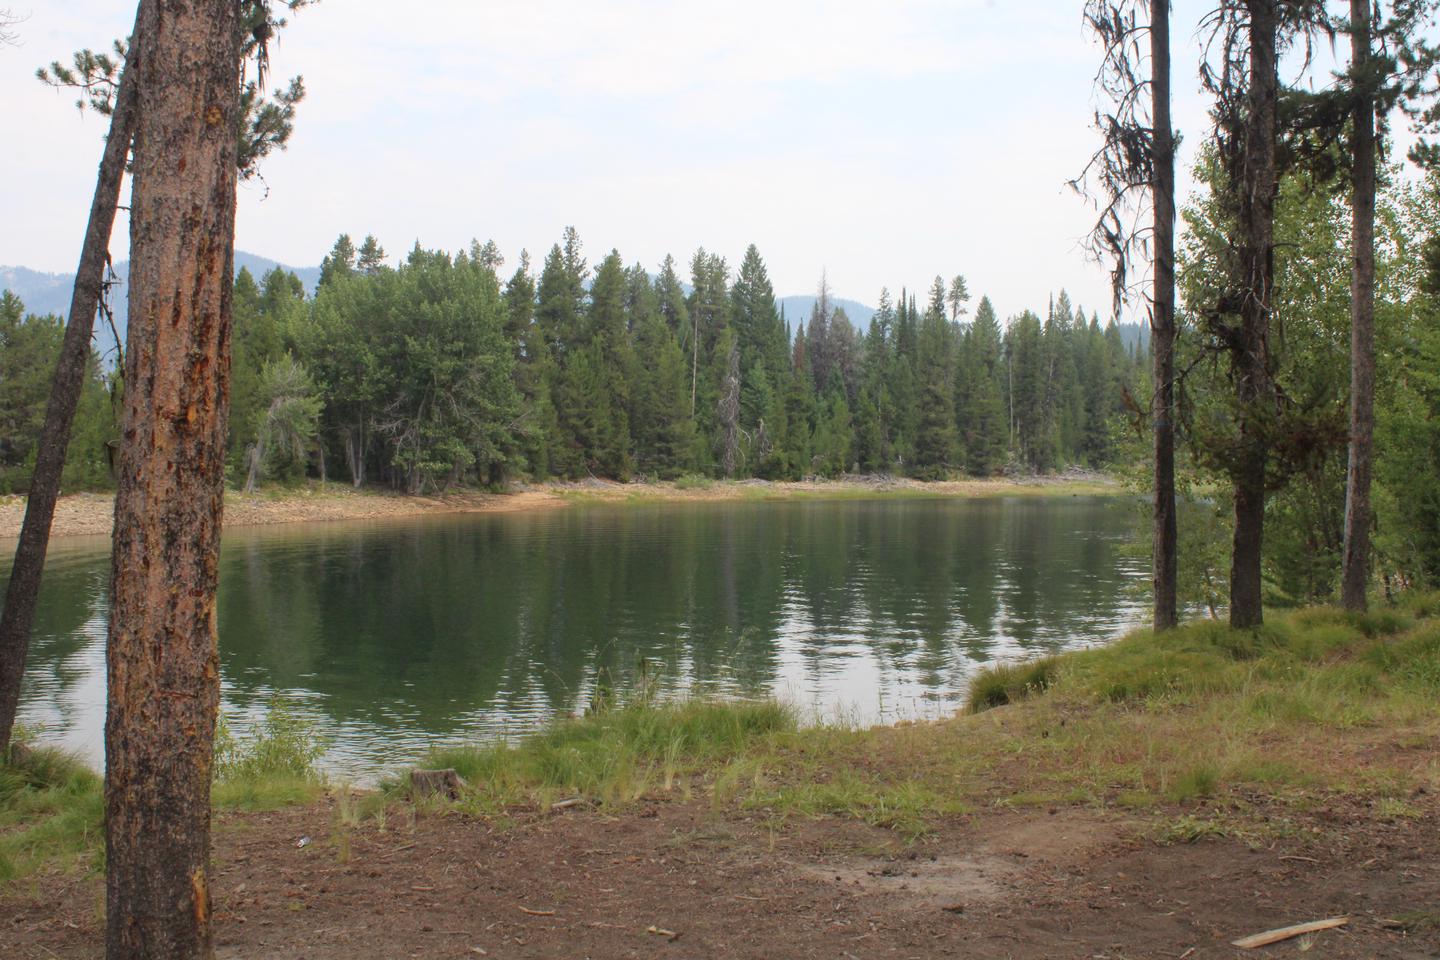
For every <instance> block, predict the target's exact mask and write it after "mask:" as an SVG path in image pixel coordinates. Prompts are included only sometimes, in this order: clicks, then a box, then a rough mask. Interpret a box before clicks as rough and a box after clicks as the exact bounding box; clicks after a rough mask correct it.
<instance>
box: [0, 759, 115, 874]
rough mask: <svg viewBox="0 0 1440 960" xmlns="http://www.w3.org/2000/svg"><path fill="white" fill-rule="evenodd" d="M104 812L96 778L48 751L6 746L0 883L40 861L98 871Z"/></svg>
mask: <svg viewBox="0 0 1440 960" xmlns="http://www.w3.org/2000/svg"><path fill="white" fill-rule="evenodd" d="M104 810H105V801H104V795H103V792H102V790H101V781H100V777H99V775H97V774H96V773H95V772H94V771H93V770H91V769H90V768H89V767H87V766H86V765H85V764H84V763H83V762H81V761H80V760H79V759H77V758H76V757H73V756H71V755H70V754H68V753H65V752H64V751H61V750H56V749H53V748H48V747H46V748H38V749H31V748H29V747H25V746H22V745H17V746H15V747H14V748H12V751H11V755H10V757H9V758H8V759H5V760H3V761H0V881H9V880H15V879H18V878H20V877H24V876H26V875H27V874H30V873H32V872H34V871H35V870H36V869H37V868H39V867H40V866H42V865H44V864H46V863H61V864H63V865H65V866H67V867H71V868H74V867H85V866H88V867H90V868H98V867H99V865H100V854H99V849H100V847H99V840H100V838H101V836H102V835H103V834H102V824H103V817H104Z"/></svg>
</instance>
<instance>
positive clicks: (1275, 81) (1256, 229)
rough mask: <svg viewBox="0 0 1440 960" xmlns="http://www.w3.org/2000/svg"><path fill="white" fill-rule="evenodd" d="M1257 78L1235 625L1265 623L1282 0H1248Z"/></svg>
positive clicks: (1240, 195) (1247, 201)
mask: <svg viewBox="0 0 1440 960" xmlns="http://www.w3.org/2000/svg"><path fill="white" fill-rule="evenodd" d="M1245 6H1246V9H1247V10H1248V11H1249V52H1250V58H1249V60H1250V77H1249V89H1248V91H1247V93H1246V105H1245V115H1244V117H1243V118H1242V119H1241V124H1242V129H1241V131H1240V136H1241V144H1240V148H1239V159H1238V163H1237V169H1235V170H1232V176H1234V177H1236V181H1235V182H1234V184H1233V185H1234V187H1235V189H1236V193H1237V200H1238V214H1239V217H1238V219H1239V228H1240V230H1239V237H1240V244H1241V249H1240V251H1239V255H1240V268H1241V272H1242V280H1241V290H1240V293H1241V304H1240V311H1239V312H1240V326H1239V328H1238V329H1237V330H1236V332H1235V337H1236V357H1235V392H1236V399H1237V400H1238V401H1239V421H1240V422H1239V433H1240V443H1239V447H1238V455H1237V458H1236V462H1235V465H1234V468H1233V477H1232V479H1233V482H1234V488H1235V537H1234V543H1233V551H1232V553H1231V558H1230V625H1231V626H1232V627H1236V628H1241V629H1248V628H1251V627H1257V626H1259V625H1260V624H1261V623H1263V622H1264V616H1265V614H1264V610H1263V608H1262V605H1261V577H1260V560H1261V548H1262V545H1263V543H1264V537H1265V472H1266V467H1267V466H1268V464H1269V458H1270V439H1269V433H1270V427H1271V421H1272V420H1273V413H1274V399H1275V398H1274V384H1273V382H1272V380H1271V369H1270V311H1271V306H1272V304H1271V294H1272V291H1273V289H1274V285H1275V250H1274V247H1275V244H1274V233H1275V191H1276V166H1275V164H1276V157H1275V147H1276V144H1275V132H1276V129H1275V123H1276V104H1277V100H1278V98H1279V74H1278V72H1277V64H1276V38H1277V34H1278V31H1279V21H1280V13H1279V6H1280V4H1279V2H1278V0H1246V2H1245Z"/></svg>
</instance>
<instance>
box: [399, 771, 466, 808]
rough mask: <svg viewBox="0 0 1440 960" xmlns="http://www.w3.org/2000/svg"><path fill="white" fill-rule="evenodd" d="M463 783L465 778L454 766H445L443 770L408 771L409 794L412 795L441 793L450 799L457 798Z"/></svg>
mask: <svg viewBox="0 0 1440 960" xmlns="http://www.w3.org/2000/svg"><path fill="white" fill-rule="evenodd" d="M465 785H466V784H465V779H464V778H463V777H461V776H460V774H458V773H456V772H455V768H454V767H447V768H445V769H444V770H411V771H410V795H411V796H413V797H433V796H435V795H437V794H443V795H445V796H446V797H448V798H449V799H451V800H457V799H459V797H460V790H461V789H462V788H463V787H465Z"/></svg>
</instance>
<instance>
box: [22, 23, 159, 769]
mask: <svg viewBox="0 0 1440 960" xmlns="http://www.w3.org/2000/svg"><path fill="white" fill-rule="evenodd" d="M142 7H143V3H142ZM137 23H138V16H137ZM139 52H140V51H139V33H138V31H137V32H136V33H135V34H134V37H133V39H132V41H131V44H130V49H129V51H128V55H127V56H126V59H125V66H124V68H123V70H122V72H121V74H120V84H119V87H118V89H117V90H116V93H115V108H114V110H113V112H112V113H111V114H110V135H109V138H108V139H107V140H106V141H105V151H104V153H103V154H102V155H101V158H100V173H99V176H98V177H97V178H96V182H95V195H94V197H93V198H92V199H91V201H90V221H89V223H88V224H87V225H86V227H85V240H84V243H83V244H82V245H81V248H80V265H79V267H78V268H77V269H76V271H75V286H74V289H73V291H72V292H71V294H70V323H69V324H68V325H67V326H66V328H65V338H64V341H63V342H62V343H61V345H60V359H59V361H58V362H57V363H56V366H55V379H54V381H52V383H51V386H50V400H49V402H48V403H47V404H46V406H45V429H44V431H43V432H42V433H41V434H40V445H39V449H38V450H37V451H36V455H35V473H34V475H33V476H32V477H31V478H30V491H29V495H28V497H27V498H26V501H25V522H24V524H23V525H22V526H21V528H20V542H19V544H18V545H17V546H16V548H15V563H14V565H13V566H12V567H11V568H10V586H9V588H8V590H7V591H6V593H5V607H4V610H3V612H0V755H3V754H4V753H5V752H6V751H7V750H9V748H10V737H11V735H12V734H13V733H14V730H15V714H16V711H17V710H18V709H19V706H20V681H21V679H22V678H23V677H24V675H25V658H26V656H27V655H28V654H29V651H30V630H31V628H32V627H33V626H34V623H35V605H36V603H37V602H38V600H39V596H40V574H41V571H42V570H43V569H44V567H45V553H46V550H47V549H48V548H49V545H50V524H51V521H52V520H53V519H54V517H55V501H56V499H57V498H58V497H59V495H60V475H61V474H62V473H63V472H64V470H65V453H66V450H67V448H68V447H69V445H70V428H71V427H72V426H73V425H74V422H75V409H76V407H77V406H78V405H79V403H80V394H81V392H82V391H83V389H84V386H85V377H86V375H87V374H88V372H89V369H90V336H91V333H92V332H93V331H94V329H95V311H96V310H97V309H98V307H99V304H100V294H101V290H102V289H103V286H104V278H105V264H106V262H107V260H108V257H107V254H108V252H109V249H110V231H111V229H112V228H113V227H114V226H115V209H116V206H117V205H118V204H119V201H120V184H121V182H122V181H123V180H124V178H125V160H126V158H127V157H128V156H129V154H130V141H131V139H132V137H133V134H134V123H135V69H134V65H135V63H136V62H137V60H138V58H139Z"/></svg>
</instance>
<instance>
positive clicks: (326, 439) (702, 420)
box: [0, 230, 1144, 493]
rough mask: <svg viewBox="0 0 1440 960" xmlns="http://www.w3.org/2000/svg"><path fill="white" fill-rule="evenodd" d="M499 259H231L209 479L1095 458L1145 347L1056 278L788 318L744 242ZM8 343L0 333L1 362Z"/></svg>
mask: <svg viewBox="0 0 1440 960" xmlns="http://www.w3.org/2000/svg"><path fill="white" fill-rule="evenodd" d="M503 266H504V261H503V258H502V257H501V255H500V253H499V251H498V248H497V247H496V245H495V244H494V243H493V242H492V243H486V244H483V245H482V244H479V243H474V244H472V245H471V247H470V248H469V249H468V250H466V251H461V252H460V253H458V254H455V255H453V256H451V255H449V254H446V253H444V252H440V251H433V250H425V249H422V248H420V247H419V246H418V245H417V246H416V248H415V249H413V250H412V251H411V252H410V254H409V255H408V256H407V257H405V258H404V260H403V262H401V263H400V264H399V265H398V266H395V267H390V266H387V265H386V257H385V254H384V251H383V249H382V248H380V246H379V244H378V243H377V242H376V240H375V239H374V238H373V237H368V238H366V240H365V242H364V243H363V244H362V245H361V246H360V248H359V249H358V250H357V249H356V247H355V245H354V243H353V242H352V241H351V239H350V238H349V237H348V236H342V237H340V238H339V240H337V242H336V244H335V246H334V248H333V249H332V251H331V252H330V254H329V255H327V256H326V258H325V260H324V263H323V266H322V270H321V279H320V282H319V286H318V289H317V290H316V292H315V295H314V297H307V296H306V294H305V290H304V288H303V286H302V285H301V283H300V281H299V280H298V279H297V278H296V277H295V276H294V275H293V274H290V273H287V272H285V271H283V270H278V269H277V270H275V271H271V272H270V273H268V274H266V275H265V276H263V277H262V278H260V279H259V280H258V281H257V279H256V278H255V277H253V276H252V275H251V274H250V273H249V272H248V271H246V270H243V269H242V270H241V271H240V273H239V275H238V276H237V277H236V280H235V284H234V292H233V302H234V347H233V350H234V354H233V360H232V376H233V382H232V413H231V417H230V432H229V444H228V459H227V465H228V469H229V475H230V479H231V482H232V483H234V484H235V485H237V486H241V487H245V488H253V487H254V486H255V485H256V484H257V483H260V482H263V481H265V480H266V479H274V480H285V479H294V478H298V477H301V476H304V475H307V474H308V475H311V476H315V477H324V478H344V479H346V480H349V481H350V482H352V483H354V484H355V485H356V486H359V485H361V484H364V483H367V482H379V483H383V484H386V485H388V486H391V487H393V488H395V489H397V490H403V491H406V492H410V493H420V492H422V491H434V490H439V489H444V488H446V487H448V486H451V485H454V484H457V483H482V484H494V483H500V482H503V481H505V480H509V479H515V478H528V479H532V480H543V479H547V478H563V479H578V478H583V477H587V476H594V477H604V478H610V479H616V480H628V479H631V478H634V477H647V478H658V479H673V478H675V477H679V476H682V475H686V474H700V475H706V476H716V477H760V478H765V479H774V480H786V479H791V480H793V479H800V478H803V477H810V476H822V477H830V476H836V475H840V474H845V473H853V472H862V473H888V474H899V475H907V476H913V477H918V478H923V479H940V478H943V477H947V476H952V475H961V474H969V475H974V476H991V475H995V474H998V473H1001V472H1016V471H1023V472H1045V471H1052V470H1056V469H1059V468H1061V467H1064V466H1067V465H1081V466H1085V467H1091V468H1098V467H1102V466H1106V465H1109V464H1111V463H1112V462H1113V460H1114V458H1115V456H1116V455H1117V452H1118V450H1119V447H1118V445H1117V441H1118V438H1119V435H1120V431H1121V427H1122V425H1123V420H1124V416H1125V414H1126V409H1127V408H1126V404H1127V402H1129V401H1128V399H1127V398H1129V397H1130V396H1131V395H1132V394H1133V393H1135V392H1139V391H1140V390H1142V389H1143V387H1142V385H1141V383H1140V380H1139V378H1141V377H1142V376H1143V370H1142V367H1143V365H1144V356H1143V346H1142V345H1141V343H1140V342H1139V341H1138V340H1137V339H1136V338H1135V337H1133V336H1132V337H1131V338H1130V340H1131V342H1130V343H1129V344H1128V345H1127V343H1126V342H1125V337H1123V336H1122V331H1121V330H1120V328H1119V327H1118V326H1117V325H1116V324H1115V323H1114V322H1113V320H1111V321H1110V322H1108V323H1106V324H1105V325H1103V326H1102V325H1101V322H1100V318H1099V316H1098V314H1090V315H1088V316H1087V315H1086V313H1085V312H1084V310H1082V309H1077V308H1075V307H1074V306H1072V304H1071V302H1070V299H1069V297H1068V296H1067V295H1066V294H1065V293H1064V292H1063V291H1062V292H1061V293H1060V295H1059V296H1058V297H1057V298H1055V299H1054V300H1053V301H1052V302H1051V303H1050V305H1049V307H1048V308H1047V309H1046V310H1045V312H1044V313H1045V315H1044V318H1043V319H1042V318H1041V317H1040V316H1039V315H1038V314H1036V313H1034V312H1031V311H1025V312H1024V313H1022V314H1020V315H1019V316H1016V317H1012V318H1010V319H1009V321H1008V322H1005V323H1003V324H1002V322H1001V321H1000V319H999V317H998V316H997V314H996V312H995V309H994V307H993V306H992V304H991V302H990V300H989V299H988V298H985V297H982V298H981V300H980V302H979V304H978V306H977V307H976V309H975V310H974V315H973V316H970V310H969V306H968V303H969V300H970V297H969V294H968V292H967V289H966V284H965V281H964V279H963V278H962V277H955V278H954V279H952V280H951V281H950V282H949V283H946V282H945V281H943V280H942V279H941V278H938V277H937V278H936V280H935V281H934V283H933V285H932V286H931V288H930V290H929V291H928V292H927V293H926V294H925V297H924V299H923V301H922V300H921V298H920V297H919V296H918V295H916V294H911V293H909V292H907V291H905V290H903V289H902V290H901V291H900V293H899V295H898V296H897V297H892V296H891V294H890V293H889V291H888V290H885V291H881V294H880V301H879V308H878V310H877V311H876V313H875V315H874V317H873V319H872V320H871V322H870V324H869V326H868V328H867V329H863V330H862V329H858V328H857V327H856V326H855V325H854V324H852V323H851V321H850V319H849V318H848V317H847V316H846V314H845V311H844V309H843V308H840V307H837V306H835V305H834V304H833V301H832V297H831V295H830V291H829V287H828V284H827V283H826V282H825V281H824V280H823V279H822V281H821V284H820V289H819V292H818V296H817V297H816V300H815V303H814V306H813V308H812V309H811V311H810V313H809V315H808V316H805V317H801V318H796V320H795V321H794V322H793V323H792V321H791V319H790V318H787V317H785V316H784V315H783V312H782V310H781V309H779V308H778V307H777V305H776V298H775V294H774V290H773V287H772V285H771V282H770V279H769V275H768V271H767V269H766V265H765V262H764V260H763V259H762V258H761V256H760V254H759V252H758V251H757V250H756V249H755V248H754V247H753V246H752V247H750V248H749V249H748V250H747V251H746V252H745V255H744V257H743V258H742V259H741V262H740V267H739V269H738V270H736V271H732V270H731V269H730V267H729V265H728V264H727V262H726V260H725V259H724V258H723V257H720V256H718V255H716V254H713V253H709V252H707V251H705V250H703V249H702V250H700V251H698V252H697V253H696V254H695V255H694V256H693V257H692V258H691V260H690V264H689V269H688V270H686V271H685V272H684V273H683V275H682V273H681V268H680V267H679V266H678V264H677V263H676V261H675V260H674V258H672V257H667V258H666V260H665V261H664V263H662V264H661V265H660V267H659V270H658V271H657V272H656V273H655V274H653V275H652V274H651V273H649V272H648V271H647V270H646V269H645V268H644V267H643V266H641V265H639V264H632V265H629V266H627V265H625V263H624V261H623V260H622V259H621V257H620V254H619V253H618V252H615V251H612V252H611V253H610V254H608V255H607V256H606V257H605V258H604V259H603V260H602V261H601V262H600V264H599V265H598V266H597V267H595V268H593V269H592V268H591V267H590V266H589V265H588V264H587V263H586V261H585V258H584V255H583V253H582V248H581V241H580V239H579V237H578V236H577V235H576V233H575V232H574V231H573V230H567V231H565V235H564V238H563V240H562V242H560V243H557V244H556V245H555V246H554V247H553V248H552V249H551V251H550V252H549V254H548V255H547V256H546V257H545V260H544V262H543V264H542V266H541V268H540V270H539V271H538V275H537V274H536V272H535V271H534V270H533V269H532V266H531V263H530V260H529V257H528V255H526V254H524V253H522V254H521V256H520V261H519V263H518V264H517V265H516V267H515V269H514V270H513V271H505V270H504V269H503ZM682 276H683V279H682ZM12 301H13V298H12ZM12 301H7V303H11V306H10V310H11V312H12V313H14V312H17V311H18V310H19V306H18V304H15V303H13V302H12ZM17 324H18V325H19V326H21V327H25V328H27V329H28V328H30V327H32V326H33V327H34V328H35V329H36V330H37V331H39V330H58V329H59V326H58V324H57V322H56V321H54V320H52V319H49V318H33V319H32V320H30V321H28V322H25V323H18V321H17ZM52 339H53V337H52ZM19 342H20V341H17V343H19ZM26 343H28V341H26ZM53 349H54V347H53V345H52V347H51V350H52V352H53ZM19 350H29V351H30V352H35V350H36V348H34V347H18V346H17V348H16V351H19ZM11 352H12V350H11V348H10V347H9V346H8V344H7V342H6V341H5V340H3V339H0V364H4V363H6V362H9V361H7V359H6V358H7V356H9V354H10V353H11ZM16 362H19V363H24V364H27V365H28V366H29V367H30V368H32V369H34V370H35V375H34V377H33V378H32V379H33V384H32V386H31V388H30V389H29V390H28V391H27V390H25V389H24V388H23V386H22V385H18V384H17V385H16V391H15V392H16V393H17V394H23V395H17V396H16V397H15V403H14V404H13V407H12V409H14V410H15V411H17V414H18V413H20V412H22V411H29V413H28V414H22V415H19V416H17V417H16V418H15V423H14V425H13V427H10V428H8V429H6V434H7V435H8V437H0V458H3V459H0V470H4V471H5V472H4V473H0V477H4V478H5V479H6V480H9V481H10V482H11V483H12V484H14V483H15V482H16V481H20V482H23V479H24V478H25V477H27V476H28V471H27V470H26V469H25V468H26V466H27V465H28V464H27V460H28V459H29V458H30V456H31V455H32V454H33V451H34V449H35V447H36V442H37V440H38V420H37V417H36V416H35V412H37V411H39V410H40V409H42V408H43V402H44V395H45V390H44V387H45V386H46V385H47V384H48V377H46V376H45V374H44V371H45V369H46V367H45V363H46V362H49V363H50V367H49V368H50V369H53V360H51V359H50V357H49V355H47V354H45V351H44V349H40V350H39V355H38V356H37V357H36V358H34V361H24V360H19V359H18V357H17V360H16ZM108 379H109V375H107V374H106V373H104V372H103V371H102V370H101V369H100V367H99V366H98V365H95V366H93V367H92V370H91V373H90V376H89V378H88V381H87V382H88V383H89V388H88V390H89V391H90V393H88V394H87V396H88V395H91V394H94V395H96V396H103V395H104V394H105V393H107V391H111V390H113V391H114V392H117V393H118V392H119V388H118V385H117V384H113V383H107V380H108ZM106 418H107V408H106V406H105V405H104V404H103V403H87V404H86V405H84V407H83V408H82V410H81V411H80V413H79V414H78V425H77V439H76V443H75V444H74V445H73V446H72V453H71V456H70V458H69V459H68V461H67V462H68V464H69V466H68V467H67V471H69V472H68V473H67V481H71V482H73V483H74V484H75V485H84V484H96V483H99V484H103V483H104V482H105V477H106V472H105V470H104V469H103V466H104V462H105V459H104V458H105V454H106V449H107V448H106V444H107V443H108V442H111V439H112V438H111V437H109V436H108V435H107V431H109V430H113V425H108V424H107V423H106ZM0 429H4V426H3V425H0ZM7 440H8V441H9V445H8V446H7V445H6V443H7Z"/></svg>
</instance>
